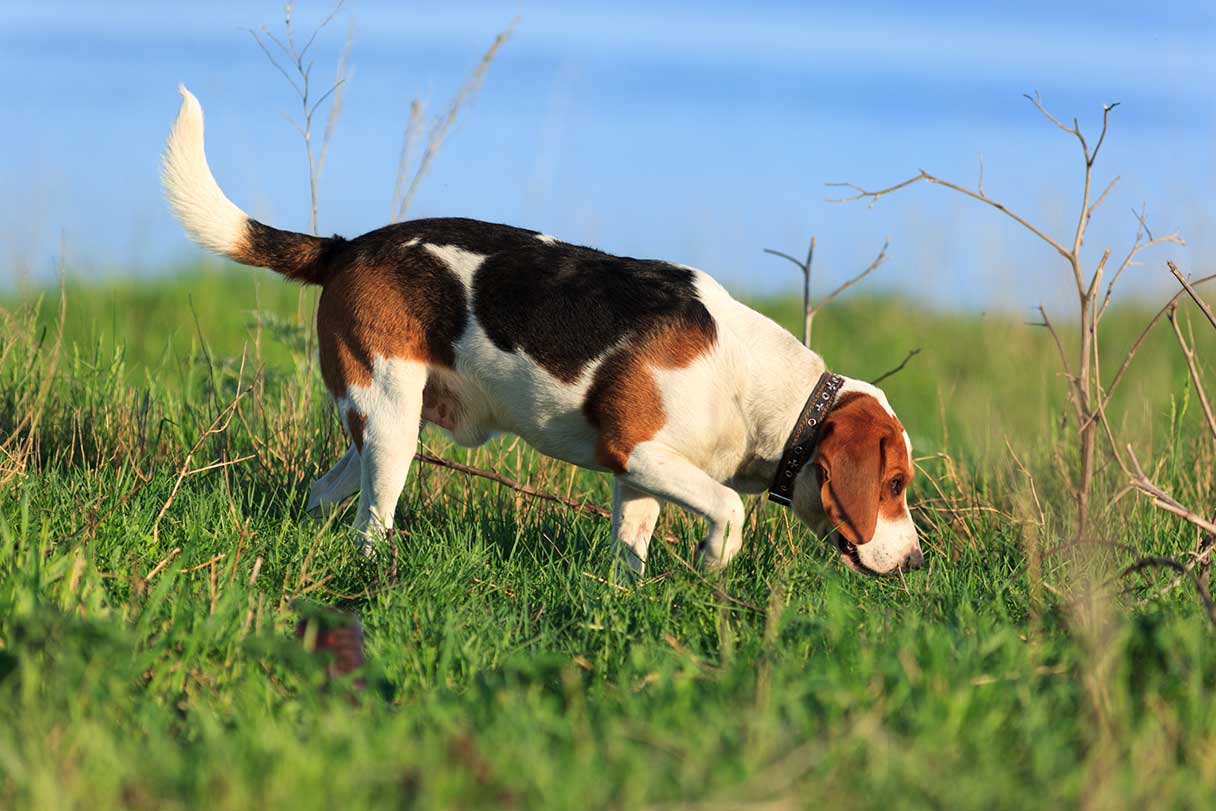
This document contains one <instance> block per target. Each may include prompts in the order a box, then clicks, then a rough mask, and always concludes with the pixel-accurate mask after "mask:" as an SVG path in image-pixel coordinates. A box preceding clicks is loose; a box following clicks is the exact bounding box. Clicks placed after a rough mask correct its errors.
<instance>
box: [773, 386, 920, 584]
mask: <svg viewBox="0 0 1216 811" xmlns="http://www.w3.org/2000/svg"><path fill="white" fill-rule="evenodd" d="M913 473H914V471H913V468H912V446H911V443H910V441H909V440H908V434H907V432H906V431H904V427H903V425H902V424H901V423H900V421H899V420H898V419H897V418H896V416H895V412H893V411H892V410H891V407H890V405H889V404H888V403H887V398H886V396H885V395H884V394H883V393H882V391H881V390H879V389H878V388H876V387H874V386H871V385H869V384H868V383H861V382H859V381H856V380H848V381H847V382H846V383H845V385H844V387H843V388H842V389H841V392H840V395H839V397H838V399H837V401H836V406H835V408H833V409H832V411H831V413H830V414H829V415H828V417H827V420H826V421H825V422H824V425H823V428H822V430H821V433H820V436H819V445H818V448H817V449H816V452H815V456H814V458H813V459H812V460H811V461H810V463H808V464H807V465H805V466H804V467H803V468H802V470H801V471H799V473H798V477H797V479H796V480H795V484H794V498H793V508H794V512H795V514H796V515H797V516H798V517H799V518H800V519H801V520H802V521H803V522H804V523H806V524H807V525H808V526H809V527H811V529H813V530H815V531H817V532H819V533H821V534H822V533H826V532H829V531H830V532H832V534H833V537H834V538H835V540H836V545H837V548H838V549H839V551H840V556H841V558H842V559H843V560H844V562H845V563H847V564H848V565H849V567H850V568H852V569H854V570H856V571H862V572H873V573H878V574H883V573H887V572H893V571H896V570H907V569H915V568H919V567H920V566H921V564H922V563H923V562H924V556H923V555H922V554H921V550H920V541H919V539H918V537H917V534H916V525H915V524H914V523H913V522H912V515H911V513H909V512H908V501H907V492H908V484H909V483H910V482H911V481H912V476H913Z"/></svg>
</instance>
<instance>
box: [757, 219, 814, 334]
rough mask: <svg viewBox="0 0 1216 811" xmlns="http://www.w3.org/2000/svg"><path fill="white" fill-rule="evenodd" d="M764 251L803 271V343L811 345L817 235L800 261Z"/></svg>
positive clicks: (778, 253) (770, 251)
mask: <svg viewBox="0 0 1216 811" xmlns="http://www.w3.org/2000/svg"><path fill="white" fill-rule="evenodd" d="M764 252H765V253H767V254H772V255H773V256H779V257H781V258H782V259H786V260H788V261H790V262H792V263H793V264H794V266H796V267H797V268H798V270H800V271H801V272H802V345H803V346H805V347H807V348H808V349H810V347H811V322H812V321H813V320H814V318H815V308H813V307H812V306H811V263H812V262H814V261H815V235H814V234H812V235H811V243H810V245H809V246H808V247H807V249H806V259H805V260H804V261H802V262H799V261H798V260H797V259H795V258H794V257H792V256H790V255H789V254H788V253H783V252H782V251H775V250H773V249H772V248H765V249H764Z"/></svg>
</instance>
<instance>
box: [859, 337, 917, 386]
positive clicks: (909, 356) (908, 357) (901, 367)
mask: <svg viewBox="0 0 1216 811" xmlns="http://www.w3.org/2000/svg"><path fill="white" fill-rule="evenodd" d="M919 354H920V347H919V346H918V347H916V348H915V349H912V350H909V351H908V354H907V355H906V356H905V357H904V359H903V360H901V361H900V362H899V365H898V366H896V367H895V368H894V369H891V370H889V371H886V372H883V373H882V374H880V375H879V376H878V377H876V378H874V379H873V380H871V381H870V383H871V384H872V385H875V386H877V385H878V384H879V383H881V382H882V381H884V380H886V379H887V378H888V377H890V376H891V375H893V374H896V373H898V372H902V371H903V370H904V367H905V366H907V365H908V361H910V360H912V358H914V357H916V356H917V355H919Z"/></svg>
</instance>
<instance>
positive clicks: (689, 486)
mask: <svg viewBox="0 0 1216 811" xmlns="http://www.w3.org/2000/svg"><path fill="white" fill-rule="evenodd" d="M619 478H620V480H621V481H622V482H623V483H625V484H628V485H629V486H630V487H633V488H635V489H637V490H641V491H643V492H646V493H650V494H651V495H654V496H659V497H660V498H663V499H665V500H667V501H672V502H675V503H676V504H679V505H680V506H681V507H683V508H685V509H687V510H691V511H693V512H695V513H700V514H701V515H703V516H705V518H706V519H708V521H709V532H708V533H707V534H706V536H705V540H703V541H702V542H701V544H700V545H699V546H698V547H697V556H698V558H699V559H700V560H702V561H703V562H704V563H705V565H706V566H708V567H709V568H712V569H717V568H721V567H723V566H725V565H726V564H728V563H730V560H731V558H733V557H734V556H735V555H736V554H738V552H739V549H740V548H741V547H742V546H743V518H744V511H743V500H742V499H741V498H739V494H738V493H736V492H735V491H734V490H732V489H730V488H729V487H727V486H726V485H724V484H720V483H719V482H717V481H714V479H713V478H712V477H711V476H710V475H709V474H708V473H706V472H705V471H703V470H701V468H699V467H697V466H696V465H695V464H693V463H692V462H691V461H689V460H688V459H687V458H685V457H684V456H682V455H681V454H679V453H677V452H676V451H674V450H672V449H671V448H668V447H667V446H665V445H662V444H661V443H658V442H643V443H641V444H640V445H638V446H637V447H636V448H634V449H633V451H632V453H630V454H629V460H628V468H627V470H626V472H625V473H623V474H621V476H620V477H619Z"/></svg>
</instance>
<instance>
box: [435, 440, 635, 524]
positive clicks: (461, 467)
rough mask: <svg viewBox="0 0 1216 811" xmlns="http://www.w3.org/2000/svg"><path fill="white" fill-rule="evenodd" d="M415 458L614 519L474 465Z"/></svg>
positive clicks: (589, 505)
mask: <svg viewBox="0 0 1216 811" xmlns="http://www.w3.org/2000/svg"><path fill="white" fill-rule="evenodd" d="M414 458H415V459H418V460H419V461H422V462H426V463H427V464H428V465H435V466H436V467H446V468H447V469H449V470H457V471H459V472H461V473H467V474H468V475H470V476H477V477H478V478H482V479H488V480H490V481H492V482H497V483H498V484H501V485H503V486H504V487H508V488H510V489H512V490H514V491H515V492H517V493H523V494H524V495H526V496H532V497H533V498H539V499H543V500H545V501H553V502H556V503H558V504H564V505H565V506H567V507H570V508H571V509H574V510H577V511H579V512H581V513H586V514H588V515H595V516H599V517H600V518H611V517H612V514H611V513H610V512H609V511H608V510H606V509H604V508H603V507H601V506H599V505H598V504H592V503H590V502H588V501H576V500H574V499H572V498H566V497H565V496H560V495H558V494H556V493H550V492H548V491H546V490H540V489H538V488H535V487H533V486H531V485H529V484H522V483H520V482H517V481H515V480H513V479H508V478H507V477H506V476H500V475H499V474H497V473H495V472H494V471H492V470H483V469H481V468H479V467H473V466H472V465H466V464H463V463H461V462H454V461H452V460H451V459H444V458H443V457H440V456H432V455H431V454H429V453H419V454H418V455H417V456H415V457H414Z"/></svg>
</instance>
